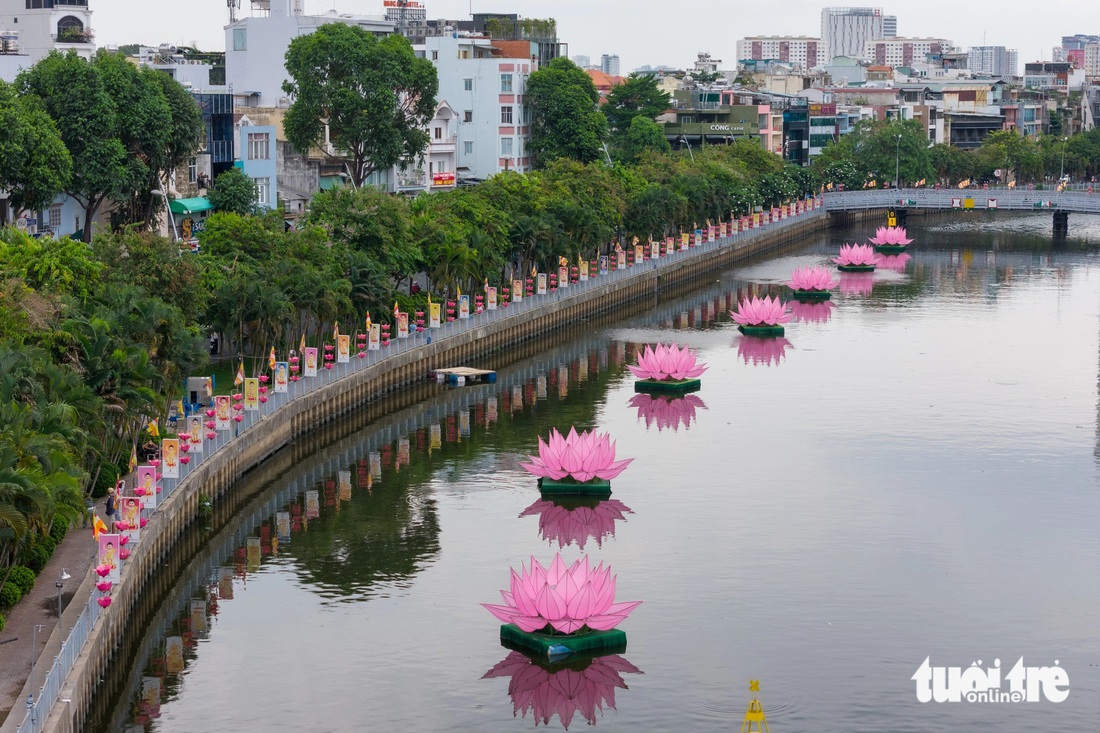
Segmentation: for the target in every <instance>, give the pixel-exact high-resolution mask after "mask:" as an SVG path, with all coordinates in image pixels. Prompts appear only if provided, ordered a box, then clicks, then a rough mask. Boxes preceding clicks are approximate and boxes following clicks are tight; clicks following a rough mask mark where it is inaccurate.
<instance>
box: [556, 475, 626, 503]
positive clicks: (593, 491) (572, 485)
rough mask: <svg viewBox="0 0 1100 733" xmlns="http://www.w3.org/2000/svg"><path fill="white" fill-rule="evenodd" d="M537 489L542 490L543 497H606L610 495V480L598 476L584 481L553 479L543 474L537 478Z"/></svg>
mask: <svg viewBox="0 0 1100 733" xmlns="http://www.w3.org/2000/svg"><path fill="white" fill-rule="evenodd" d="M539 491H541V492H542V495H543V497H545V498H553V497H557V496H598V497H604V498H606V497H608V496H611V482H610V481H604V480H603V479H600V478H598V479H593V480H592V481H586V482H585V483H581V482H579V481H570V480H568V479H562V480H561V481H555V480H554V479H549V478H546V477H545V476H544V477H542V478H540V479H539Z"/></svg>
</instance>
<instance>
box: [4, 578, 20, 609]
mask: <svg viewBox="0 0 1100 733" xmlns="http://www.w3.org/2000/svg"><path fill="white" fill-rule="evenodd" d="M22 597H23V592H22V591H21V590H19V587H18V586H16V585H14V584H12V583H4V585H3V586H0V608H11V607H12V606H14V605H15V604H16V603H19V599H20V598H22Z"/></svg>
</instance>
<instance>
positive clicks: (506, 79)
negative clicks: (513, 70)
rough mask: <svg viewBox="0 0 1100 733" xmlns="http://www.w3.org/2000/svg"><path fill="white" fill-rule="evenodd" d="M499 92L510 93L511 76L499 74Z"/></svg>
mask: <svg viewBox="0 0 1100 733" xmlns="http://www.w3.org/2000/svg"><path fill="white" fill-rule="evenodd" d="M500 91H502V92H511V91H512V75H511V74H501V75H500Z"/></svg>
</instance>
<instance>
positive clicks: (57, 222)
mask: <svg viewBox="0 0 1100 733" xmlns="http://www.w3.org/2000/svg"><path fill="white" fill-rule="evenodd" d="M49 221H50V229H53V230H54V231H57V229H58V228H59V227H60V226H61V205H60V204H55V205H54V206H51V207H50V219H49Z"/></svg>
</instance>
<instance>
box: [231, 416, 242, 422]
mask: <svg viewBox="0 0 1100 733" xmlns="http://www.w3.org/2000/svg"><path fill="white" fill-rule="evenodd" d="M243 420H244V415H234V416H233V421H234V422H242V421H243Z"/></svg>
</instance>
